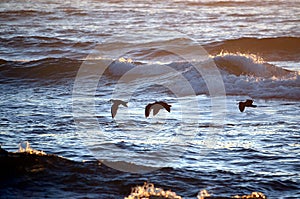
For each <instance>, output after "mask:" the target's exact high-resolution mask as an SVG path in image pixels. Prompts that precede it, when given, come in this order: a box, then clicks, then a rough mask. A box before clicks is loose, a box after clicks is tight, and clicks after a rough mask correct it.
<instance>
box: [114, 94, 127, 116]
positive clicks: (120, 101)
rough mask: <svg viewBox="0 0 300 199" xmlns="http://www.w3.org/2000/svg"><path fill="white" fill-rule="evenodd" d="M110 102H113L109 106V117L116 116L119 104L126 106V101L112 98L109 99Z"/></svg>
mask: <svg viewBox="0 0 300 199" xmlns="http://www.w3.org/2000/svg"><path fill="white" fill-rule="evenodd" d="M110 102H112V103H113V104H112V106H111V117H112V118H114V117H115V116H116V114H117V111H118V108H119V105H120V104H122V105H123V106H125V107H128V106H127V103H128V102H124V101H122V100H113V99H111V100H110Z"/></svg>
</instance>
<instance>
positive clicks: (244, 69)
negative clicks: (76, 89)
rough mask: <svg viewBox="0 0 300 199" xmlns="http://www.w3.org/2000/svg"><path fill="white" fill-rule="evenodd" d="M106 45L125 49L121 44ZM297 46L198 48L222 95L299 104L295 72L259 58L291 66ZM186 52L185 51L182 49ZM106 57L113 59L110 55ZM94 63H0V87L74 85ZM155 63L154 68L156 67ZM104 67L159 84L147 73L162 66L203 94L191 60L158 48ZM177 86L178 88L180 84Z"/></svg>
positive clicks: (259, 42)
mask: <svg viewBox="0 0 300 199" xmlns="http://www.w3.org/2000/svg"><path fill="white" fill-rule="evenodd" d="M21 39H22V38H21ZM36 39H44V38H36ZM46 40H48V38H46ZM168 42H170V41H165V42H158V43H157V44H156V43H155V44H154V46H155V45H160V46H164V45H165V44H166V43H168ZM171 42H173V43H175V44H176V43H177V44H180V43H181V42H185V40H182V39H177V40H173V41H171ZM50 43H51V42H50ZM106 45H107V44H106ZM111 45H114V46H116V45H117V46H120V45H121V46H122V45H125V46H130V44H123V43H122V44H120V43H116V44H111ZM299 45H300V38H293V37H282V38H265V39H256V38H241V39H236V40H227V41H223V42H217V43H212V44H209V45H206V46H204V47H205V49H207V50H208V52H209V53H210V55H211V58H210V59H211V60H212V61H213V62H214V64H215V65H216V66H217V68H218V69H219V71H220V73H221V74H222V78H223V81H224V85H225V89H226V94H227V95H247V96H250V97H253V98H280V99H293V100H299V96H300V90H299V86H300V78H299V72H298V71H291V70H287V69H284V68H282V67H279V66H276V65H274V64H271V63H269V62H268V61H266V60H265V57H267V60H268V59H270V60H286V59H288V60H292V61H295V63H296V62H297V61H298V59H299V56H298V55H300V50H299V48H297V46H299ZM152 46H153V44H152ZM114 48H115V47H114ZM187 50H189V49H188V48H187ZM191 51H192V49H191ZM220 52H221V53H220ZM260 55H263V56H260ZM111 56H112V57H113V55H111ZM261 57H263V58H264V59H262V58H261ZM97 59H100V60H101V59H106V58H105V57H96V59H95V60H93V59H89V57H87V59H85V60H78V59H71V58H44V59H40V60H32V61H6V60H3V59H2V60H0V77H1V82H2V83H7V82H14V81H15V82H17V81H23V80H32V81H35V82H43V81H46V80H51V81H52V82H54V83H59V82H61V81H64V80H68V81H74V78H75V77H76V75H77V72H78V70H79V68H80V67H81V66H82V65H83V64H84V65H88V64H89V62H93V61H96V62H97ZM195 59H197V57H196V58H195ZM153 60H154V61H153ZM157 60H158V62H156V61H157ZM106 61H107V62H108V63H110V65H109V67H108V69H107V70H106V73H105V76H106V77H108V78H111V79H119V78H120V77H121V76H122V75H124V74H125V73H126V72H128V71H130V70H132V69H134V68H139V67H143V68H144V69H145V70H143V71H142V73H144V74H143V75H147V73H149V74H150V75H152V76H153V75H156V76H157V77H158V78H159V76H160V75H163V74H164V73H165V71H164V70H163V69H161V71H160V68H159V67H156V71H153V69H152V68H153V65H156V66H157V65H158V66H159V65H160V66H161V68H164V67H163V66H167V67H170V68H172V69H174V70H176V71H178V72H179V73H181V74H182V76H183V77H184V78H185V79H186V80H187V81H188V82H189V83H190V84H191V86H192V87H193V89H194V90H195V92H196V94H209V92H208V89H207V85H206V83H205V81H204V80H203V79H202V77H201V75H200V74H199V72H198V71H197V70H195V68H194V67H193V62H194V61H193V60H183V59H182V58H180V59H178V56H177V55H174V54H173V53H172V52H168V51H166V50H161V49H160V48H159V47H158V48H154V47H152V48H150V49H149V48H139V49H136V50H135V51H130V52H128V53H127V54H126V55H124V57H121V58H109V59H108V60H106ZM198 64H199V63H198ZM200 65H201V63H200ZM157 69H158V70H157ZM154 72H155V74H154ZM137 75H141V74H137ZM168 78H170V82H172V81H176V80H177V79H176V77H175V76H173V75H172V74H170V75H169V77H168ZM175 83H176V82H175ZM177 83H178V82H177ZM178 85H179V86H180V84H178ZM178 90H184V88H178Z"/></svg>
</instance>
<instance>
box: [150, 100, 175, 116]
mask: <svg viewBox="0 0 300 199" xmlns="http://www.w3.org/2000/svg"><path fill="white" fill-rule="evenodd" d="M171 107H172V106H171V105H169V104H167V103H166V102H163V101H156V102H154V103H150V104H148V105H147V106H146V108H145V117H146V118H147V117H149V115H150V112H151V110H153V116H155V115H156V114H157V113H158V112H159V110H160V109H166V110H167V111H168V112H170V111H171Z"/></svg>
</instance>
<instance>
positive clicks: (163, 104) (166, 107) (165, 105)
mask: <svg viewBox="0 0 300 199" xmlns="http://www.w3.org/2000/svg"><path fill="white" fill-rule="evenodd" d="M158 104H160V105H161V106H163V107H164V108H165V109H166V110H167V111H168V112H170V111H171V107H172V106H171V105H169V104H167V103H166V102H158Z"/></svg>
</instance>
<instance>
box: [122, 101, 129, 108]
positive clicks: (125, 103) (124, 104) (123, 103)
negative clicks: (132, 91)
mask: <svg viewBox="0 0 300 199" xmlns="http://www.w3.org/2000/svg"><path fill="white" fill-rule="evenodd" d="M127 103H128V102H124V101H121V100H120V104H122V105H123V106H125V107H128V105H127Z"/></svg>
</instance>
